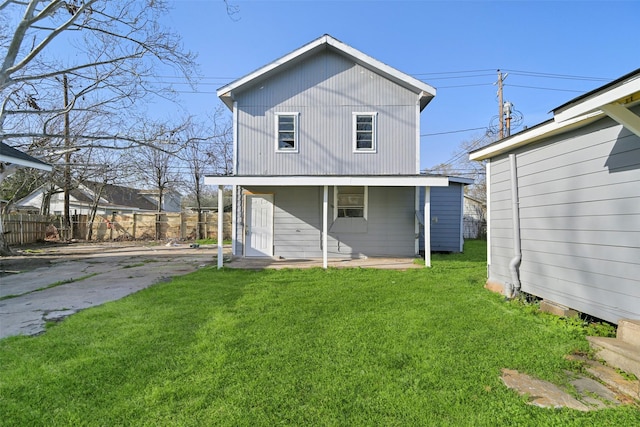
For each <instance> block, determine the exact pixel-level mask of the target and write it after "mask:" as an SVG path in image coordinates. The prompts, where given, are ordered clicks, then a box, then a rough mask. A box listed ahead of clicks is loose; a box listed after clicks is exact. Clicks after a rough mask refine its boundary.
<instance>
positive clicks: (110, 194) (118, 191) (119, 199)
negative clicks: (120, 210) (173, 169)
mask: <svg viewBox="0 0 640 427" xmlns="http://www.w3.org/2000/svg"><path fill="white" fill-rule="evenodd" d="M102 185H103V184H102V183H98V182H93V181H86V182H85V183H84V185H83V187H84V188H86V189H88V190H90V191H91V192H92V193H93V192H94V190H97V189H98V188H100V186H102ZM140 193H141V190H136V189H135V188H130V187H124V186H121V185H115V184H105V185H104V188H103V189H102V192H101V193H100V198H101V199H103V200H105V201H106V205H114V206H126V207H130V208H137V209H140V210H145V211H155V210H156V209H158V206H157V204H156V203H153V202H152V201H151V200H149V199H147V198H146V197H144V196H142V194H140ZM72 194H73V195H74V197H75V198H76V199H77V200H83V199H85V201H93V197H94V195H95V193H93V194H87V192H85V191H82V190H81V189H75V190H72ZM101 205H102V204H101Z"/></svg>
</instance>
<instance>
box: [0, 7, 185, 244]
mask: <svg viewBox="0 0 640 427" xmlns="http://www.w3.org/2000/svg"><path fill="white" fill-rule="evenodd" d="M167 11H168V7H167V2H165V1H162V0H147V1H137V0H67V1H62V0H47V1H45V0H0V14H1V15H2V22H0V52H1V53H0V55H1V56H0V58H2V59H1V62H0V141H3V142H5V143H8V144H9V145H12V146H14V147H18V148H20V149H22V150H23V151H26V152H28V153H30V154H32V155H35V156H38V157H41V156H42V155H43V154H46V153H47V152H49V151H51V150H52V149H55V148H56V147H63V148H64V149H65V150H68V151H67V153H66V154H65V157H64V163H65V165H67V168H66V169H64V187H65V192H66V194H68V191H69V188H68V186H69V183H70V182H71V173H70V170H69V169H68V165H69V163H70V161H71V154H70V151H69V150H70V149H71V148H84V147H103V148H111V149H126V148H130V147H135V146H138V145H141V144H145V143H146V141H145V140H140V139H138V138H137V137H136V135H135V134H133V133H132V131H131V127H132V126H131V123H132V121H131V118H132V116H133V114H134V111H135V108H136V105H137V104H136V103H137V102H138V101H140V100H141V99H144V98H146V97H149V96H161V97H165V98H167V97H168V98H170V97H171V96H172V93H171V90H170V87H166V86H165V85H163V84H162V83H161V82H160V81H159V80H158V79H156V78H154V77H153V76H154V70H156V69H157V67H159V66H169V67H172V68H173V69H176V70H177V71H178V72H179V73H181V74H182V75H184V76H185V77H186V78H187V79H190V77H191V75H192V73H193V71H194V70H195V63H194V60H195V57H194V55H193V54H191V53H189V52H185V51H184V50H183V49H182V46H181V42H180V38H179V37H178V36H177V35H176V34H174V33H172V32H171V31H169V30H168V29H166V28H163V27H161V26H160V24H159V18H160V16H162V15H163V14H165V13H166V12H167ZM80 113H83V114H89V115H92V117H93V120H89V121H85V123H87V126H84V127H78V126H75V127H74V126H73V122H74V118H75V117H77V116H76V115H77V114H80ZM97 117H100V120H99V121H98V120H97V119H96V118H97ZM66 197H67V196H65V199H66ZM65 216H66V217H67V218H68V216H69V212H68V210H67V209H65ZM2 238H3V236H0V239H2Z"/></svg>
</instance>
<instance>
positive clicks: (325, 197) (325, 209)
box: [322, 185, 329, 270]
mask: <svg viewBox="0 0 640 427" xmlns="http://www.w3.org/2000/svg"><path fill="white" fill-rule="evenodd" d="M328 215H329V186H328V185H325V186H324V190H323V195H322V268H324V269H325V270H326V269H327V267H328V259H327V258H328V257H327V241H328V238H327V230H328V219H327V216H328Z"/></svg>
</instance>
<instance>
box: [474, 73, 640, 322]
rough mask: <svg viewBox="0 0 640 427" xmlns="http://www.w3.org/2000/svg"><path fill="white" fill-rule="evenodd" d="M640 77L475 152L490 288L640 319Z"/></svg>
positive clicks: (622, 80)
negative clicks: (482, 183) (482, 179)
mask: <svg viewBox="0 0 640 427" xmlns="http://www.w3.org/2000/svg"><path fill="white" fill-rule="evenodd" d="M639 114H640V69H638V70H635V71H634V72H632V73H629V74H627V75H625V76H623V77H621V78H619V79H617V80H615V81H613V82H611V83H609V84H607V85H604V86H602V87H600V88H598V89H596V90H594V91H591V92H589V93H586V94H585V95H583V96H580V97H578V98H575V99H573V100H571V101H569V102H568V103H566V104H564V105H562V106H560V107H558V108H556V109H554V110H553V119H551V120H549V121H546V122H544V123H541V124H539V125H537V126H534V127H532V128H529V129H527V130H525V131H523V132H520V133H518V134H516V135H513V136H511V137H509V138H505V139H503V140H501V141H498V142H496V143H493V144H491V145H489V146H487V147H484V148H481V149H479V150H476V151H473V152H472V153H471V154H470V158H471V159H472V160H487V161H488V163H487V187H488V189H487V208H488V264H489V268H488V272H489V277H488V281H487V285H488V286H490V287H494V288H496V289H498V290H502V291H503V292H505V294H507V295H511V294H512V293H513V290H514V289H515V290H517V289H518V288H520V289H521V290H522V291H523V292H526V293H529V294H533V295H536V296H538V297H541V298H543V299H546V300H550V301H553V302H555V303H559V304H562V305H564V306H567V307H570V308H573V309H575V310H578V311H580V312H583V313H587V314H589V315H592V316H595V317H598V318H601V319H604V320H607V321H610V322H614V323H618V322H619V321H620V320H621V319H624V318H631V319H640V117H639Z"/></svg>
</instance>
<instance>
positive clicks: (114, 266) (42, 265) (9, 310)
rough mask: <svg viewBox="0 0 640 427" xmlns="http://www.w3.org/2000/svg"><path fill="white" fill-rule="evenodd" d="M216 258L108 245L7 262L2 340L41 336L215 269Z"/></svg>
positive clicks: (52, 250)
mask: <svg viewBox="0 0 640 427" xmlns="http://www.w3.org/2000/svg"><path fill="white" fill-rule="evenodd" d="M216 255H217V247H214V246H200V247H199V248H191V247H190V246H189V245H188V244H171V245H170V246H150V245H144V246H143V245H140V244H137V245H133V244H126V243H106V244H72V245H64V246H55V247H44V248H40V249H34V250H32V251H31V252H22V253H20V254H19V255H18V256H16V257H4V258H2V259H1V260H0V270H2V271H3V272H5V273H3V274H2V276H0V338H5V337H9V336H13V335H36V334H39V333H41V332H43V331H44V330H45V324H46V322H47V321H51V320H60V319H62V318H64V317H66V316H69V315H71V314H73V313H76V312H77V311H79V310H82V309H85V308H88V307H93V306H96V305H100V304H103V303H105V302H108V301H114V300H117V299H120V298H123V297H125V296H127V295H129V294H132V293H134V292H137V291H139V290H141V289H144V288H146V287H148V286H151V285H153V284H155V283H158V282H160V281H163V280H168V279H170V278H171V277H174V276H179V275H183V274H187V273H190V272H192V271H195V270H197V269H198V268H201V267H203V266H210V265H215V257H216ZM7 271H10V273H6V272H7Z"/></svg>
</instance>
